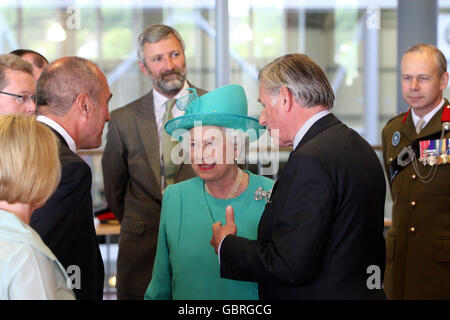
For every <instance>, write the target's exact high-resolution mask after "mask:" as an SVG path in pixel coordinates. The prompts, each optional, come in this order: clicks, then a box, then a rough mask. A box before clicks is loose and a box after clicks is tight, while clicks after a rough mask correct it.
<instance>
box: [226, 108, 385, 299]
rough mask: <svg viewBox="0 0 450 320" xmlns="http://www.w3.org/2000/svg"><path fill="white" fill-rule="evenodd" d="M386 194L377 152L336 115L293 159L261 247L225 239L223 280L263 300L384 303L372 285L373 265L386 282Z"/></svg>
mask: <svg viewBox="0 0 450 320" xmlns="http://www.w3.org/2000/svg"><path fill="white" fill-rule="evenodd" d="M385 193H386V185H385V179H384V174H383V169H382V167H381V163H380V161H379V160H378V158H377V156H376V154H375V152H374V151H373V149H372V147H371V146H370V145H369V144H368V143H367V142H366V141H365V140H364V139H362V138H361V137H360V136H359V135H358V134H357V133H356V132H355V131H353V130H351V129H349V128H348V127H347V126H345V125H344V124H342V123H341V122H340V121H339V120H338V119H337V118H336V117H335V116H334V115H332V114H329V115H327V116H325V117H323V118H321V119H320V120H318V121H317V122H316V123H315V124H314V125H313V126H312V127H311V128H310V129H309V130H308V132H307V133H306V135H305V136H304V137H303V139H302V140H301V142H300V143H299V145H298V146H297V148H296V149H295V150H294V151H293V152H292V153H291V155H290V157H289V160H288V162H287V164H286V166H285V168H284V170H283V172H282V174H281V176H280V179H279V181H278V182H277V183H276V184H275V186H274V189H273V193H272V197H271V201H270V202H269V203H268V204H267V205H266V208H265V210H264V212H263V215H262V217H261V221H260V224H259V227H258V238H257V240H256V241H250V240H247V239H244V238H240V237H236V236H227V237H226V238H225V239H224V241H223V242H222V246H221V251H220V254H221V256H220V262H221V275H222V276H223V277H226V278H232V279H236V280H248V281H257V282H259V293H260V298H261V299H372V298H384V293H383V291H382V290H376V289H375V290H369V289H368V287H367V285H366V282H367V280H368V278H369V277H370V276H371V275H372V274H373V272H372V271H371V272H369V273H367V268H368V267H369V266H371V265H376V266H378V267H379V272H378V274H379V275H380V277H381V279H379V284H380V285H381V283H382V280H383V279H382V276H383V272H384V266H385V256H384V255H385V250H386V249H385V242H384V238H383V225H384V221H383V220H384V200H385ZM369 282H370V283H371V284H372V281H369Z"/></svg>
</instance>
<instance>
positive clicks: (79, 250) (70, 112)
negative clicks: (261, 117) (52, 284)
mask: <svg viewBox="0 0 450 320" xmlns="http://www.w3.org/2000/svg"><path fill="white" fill-rule="evenodd" d="M37 96H38V100H37V114H38V117H37V120H38V121H41V122H43V123H45V124H46V125H48V126H49V127H50V128H51V129H52V130H53V131H54V132H55V135H56V136H57V137H58V138H59V140H60V150H59V156H60V160H61V166H62V173H61V182H60V184H59V186H58V188H57V189H56V191H55V193H54V194H53V195H52V196H51V197H50V199H49V200H48V201H47V203H46V204H45V205H44V206H43V207H42V208H40V209H38V210H36V211H35V213H34V214H33V216H32V217H31V222H30V225H31V226H32V227H33V228H34V229H35V230H36V231H37V232H38V233H39V235H40V236H41V238H42V240H43V241H44V242H45V244H46V245H47V246H48V247H49V248H50V249H51V250H52V252H53V253H54V254H55V256H56V257H57V258H58V260H59V261H60V262H61V263H62V265H63V266H64V267H65V268H66V270H67V271H68V274H69V277H70V278H71V279H72V285H73V286H74V288H73V289H74V292H75V295H76V297H77V299H102V297H103V281H104V267H103V260H102V256H101V253H100V249H99V245H98V242H97V237H96V234H95V228H94V215H93V210H92V198H91V184H92V176H91V170H90V168H89V165H88V164H86V163H85V162H84V161H83V160H82V159H81V158H80V157H79V156H78V155H77V154H76V151H77V149H93V148H97V147H99V146H100V145H101V142H102V132H103V127H104V125H105V122H107V121H109V111H108V103H109V100H110V99H111V96H112V95H111V92H110V90H109V86H108V82H107V80H106V77H105V75H104V74H103V72H102V71H101V70H100V69H99V68H98V67H97V66H96V65H95V64H94V63H92V62H90V61H88V60H85V59H82V58H77V57H65V58H61V59H58V60H56V61H55V62H53V63H52V64H51V65H49V66H48V68H47V69H46V70H45V71H44V72H43V73H42V75H41V77H40V78H39V81H38V84H37Z"/></svg>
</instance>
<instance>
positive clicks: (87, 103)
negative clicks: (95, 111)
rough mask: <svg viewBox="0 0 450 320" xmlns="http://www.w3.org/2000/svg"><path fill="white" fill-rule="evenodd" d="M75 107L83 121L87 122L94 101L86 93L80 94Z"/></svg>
mask: <svg viewBox="0 0 450 320" xmlns="http://www.w3.org/2000/svg"><path fill="white" fill-rule="evenodd" d="M75 107H76V110H77V111H78V114H79V115H80V117H81V119H82V120H83V121H87V120H88V119H89V117H90V115H91V111H92V108H93V104H92V100H91V99H90V97H89V95H88V94H86V93H80V94H79V95H78V96H77V98H76V99H75Z"/></svg>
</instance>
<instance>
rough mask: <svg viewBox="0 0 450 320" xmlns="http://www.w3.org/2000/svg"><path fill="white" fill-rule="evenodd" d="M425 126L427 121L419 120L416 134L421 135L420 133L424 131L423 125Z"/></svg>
mask: <svg viewBox="0 0 450 320" xmlns="http://www.w3.org/2000/svg"><path fill="white" fill-rule="evenodd" d="M424 124H425V120H423V119H422V118H419V121H417V124H416V133H417V134H419V132H420V131H422V128H423V125H424Z"/></svg>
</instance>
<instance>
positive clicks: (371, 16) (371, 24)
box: [366, 5, 380, 30]
mask: <svg viewBox="0 0 450 320" xmlns="http://www.w3.org/2000/svg"><path fill="white" fill-rule="evenodd" d="M366 13H367V18H366V26H367V29H369V30H374V29H377V30H379V29H380V7H379V6H376V5H372V6H369V7H367V9H366Z"/></svg>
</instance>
